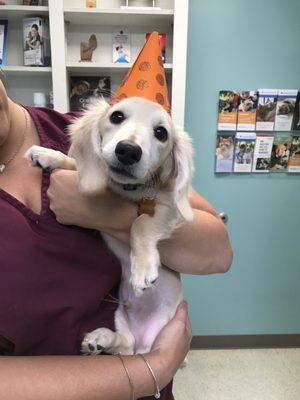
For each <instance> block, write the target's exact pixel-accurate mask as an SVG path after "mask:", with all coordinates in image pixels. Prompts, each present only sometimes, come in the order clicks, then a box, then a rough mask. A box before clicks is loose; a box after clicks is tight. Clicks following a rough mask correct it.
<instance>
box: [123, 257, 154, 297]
mask: <svg viewBox="0 0 300 400" xmlns="http://www.w3.org/2000/svg"><path fill="white" fill-rule="evenodd" d="M159 265H160V258H159V253H158V252H155V254H152V255H151V257H143V258H141V257H136V256H134V255H132V256H131V277H130V283H131V285H132V289H133V291H134V293H135V295H136V296H141V295H142V294H143V293H144V291H145V290H146V289H148V288H151V287H153V285H154V283H155V281H156V280H157V278H158V271H159Z"/></svg>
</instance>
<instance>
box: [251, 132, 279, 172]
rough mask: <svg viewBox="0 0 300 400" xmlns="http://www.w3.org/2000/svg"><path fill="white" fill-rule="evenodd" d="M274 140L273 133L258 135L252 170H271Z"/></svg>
mask: <svg viewBox="0 0 300 400" xmlns="http://www.w3.org/2000/svg"><path fill="white" fill-rule="evenodd" d="M273 141H274V136H273V135H261V134H260V135H257V136H256V142H255V147H254V155H253V166H252V172H258V173H268V172H269V171H270V163H271V153H272V147H273Z"/></svg>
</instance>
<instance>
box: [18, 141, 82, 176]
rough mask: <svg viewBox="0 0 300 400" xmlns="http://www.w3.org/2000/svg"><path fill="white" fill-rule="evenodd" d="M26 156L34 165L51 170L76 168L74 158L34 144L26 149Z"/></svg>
mask: <svg viewBox="0 0 300 400" xmlns="http://www.w3.org/2000/svg"><path fill="white" fill-rule="evenodd" d="M24 157H25V158H26V159H27V160H28V161H29V163H30V164H31V165H32V166H33V167H40V168H43V169H49V170H51V171H52V170H54V169H56V168H61V169H69V170H76V162H75V160H74V158H71V157H69V156H66V155H65V154H63V153H62V152H61V151H58V150H52V149H47V148H46V147H41V146H32V147H30V149H28V150H27V151H26V153H25V155H24Z"/></svg>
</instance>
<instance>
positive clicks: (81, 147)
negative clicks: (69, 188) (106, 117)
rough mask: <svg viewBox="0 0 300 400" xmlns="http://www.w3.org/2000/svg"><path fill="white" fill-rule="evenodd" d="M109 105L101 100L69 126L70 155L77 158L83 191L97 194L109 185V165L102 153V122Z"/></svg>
mask: <svg viewBox="0 0 300 400" xmlns="http://www.w3.org/2000/svg"><path fill="white" fill-rule="evenodd" d="M108 108H109V105H108V104H107V103H106V101H104V100H101V101H99V102H97V103H95V104H93V105H91V106H90V107H89V109H88V110H87V111H86V112H85V113H84V114H83V116H82V117H79V118H77V119H76V120H75V122H74V123H72V124H71V125H70V126H69V133H70V136H71V147H70V151H69V155H70V156H71V157H73V158H74V159H75V160H76V166H77V171H78V176H79V188H80V190H81V192H82V193H85V194H95V193H98V192H101V191H102V190H104V189H105V188H106V185H107V178H108V173H107V165H106V163H105V161H104V159H103V158H102V154H101V151H102V150H101V140H102V139H101V133H100V123H101V118H102V116H103V114H104V113H105V112H106V111H107V109H108Z"/></svg>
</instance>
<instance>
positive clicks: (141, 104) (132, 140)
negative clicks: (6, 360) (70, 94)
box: [70, 97, 193, 220]
mask: <svg viewBox="0 0 300 400" xmlns="http://www.w3.org/2000/svg"><path fill="white" fill-rule="evenodd" d="M70 133H71V138H72V146H71V149H70V155H71V156H73V157H74V158H75V159H76V164H77V169H78V173H79V181H80V188H81V190H82V191H83V192H85V193H96V192H99V191H101V190H103V189H104V188H105V187H106V185H107V179H108V178H109V177H110V178H111V179H112V180H113V181H115V182H117V183H119V184H121V185H127V184H132V185H134V184H138V185H143V184H145V183H146V182H147V181H149V179H151V177H153V176H154V175H155V176H156V177H157V178H158V180H159V182H160V184H161V185H163V186H168V187H172V188H173V191H174V199H175V202H176V204H177V207H178V209H179V211H180V213H181V214H182V216H183V217H184V218H185V219H187V220H191V219H192V218H193V212H192V209H191V207H190V205H189V201H188V188H189V184H190V180H191V176H192V171H193V166H192V145H191V139H190V138H189V136H188V135H187V134H186V133H185V132H183V131H180V130H178V129H176V128H175V126H174V124H173V122H172V120H171V118H170V116H169V114H168V113H167V112H166V111H165V110H164V109H163V108H162V107H161V106H160V105H158V104H156V103H154V102H152V101H149V100H146V99H143V98H138V97H133V98H128V99H125V100H122V101H120V102H119V103H117V104H115V105H113V106H110V105H109V104H107V103H106V102H105V101H100V102H98V103H96V104H93V105H92V106H91V107H90V108H89V110H88V111H86V112H85V113H84V114H83V116H82V117H81V118H79V119H77V120H76V121H75V123H73V124H72V125H71V126H70Z"/></svg>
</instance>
